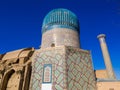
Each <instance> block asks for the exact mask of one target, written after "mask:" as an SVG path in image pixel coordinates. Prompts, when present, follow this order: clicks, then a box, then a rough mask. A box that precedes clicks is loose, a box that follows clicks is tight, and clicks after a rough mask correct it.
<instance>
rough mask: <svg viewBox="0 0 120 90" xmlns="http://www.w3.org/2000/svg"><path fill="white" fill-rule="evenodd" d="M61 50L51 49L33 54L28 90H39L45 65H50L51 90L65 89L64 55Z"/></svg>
mask: <svg viewBox="0 0 120 90" xmlns="http://www.w3.org/2000/svg"><path fill="white" fill-rule="evenodd" d="M63 50H64V49H61V48H60V49H59V48H57V49H53V48H52V49H44V50H39V51H37V52H36V53H35V56H34V58H33V67H32V77H31V78H32V80H31V87H30V90H41V85H42V80H43V78H42V77H43V68H44V65H45V64H52V90H63V89H64V88H65V85H66V84H64V83H65V80H66V79H64V77H65V68H64V66H65V62H64V61H65V53H64V52H63ZM63 55H64V56H63Z"/></svg>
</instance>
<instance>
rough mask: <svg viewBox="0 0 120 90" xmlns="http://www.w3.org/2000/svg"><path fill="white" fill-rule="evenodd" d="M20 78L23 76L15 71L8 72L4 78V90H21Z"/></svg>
mask: <svg viewBox="0 0 120 90" xmlns="http://www.w3.org/2000/svg"><path fill="white" fill-rule="evenodd" d="M20 77H21V74H20V73H16V72H15V70H13V69H12V70H10V71H9V72H7V73H6V74H5V76H4V78H3V85H2V90H21V89H20Z"/></svg>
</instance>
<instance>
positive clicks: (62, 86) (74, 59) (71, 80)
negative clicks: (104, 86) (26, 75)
mask: <svg viewBox="0 0 120 90" xmlns="http://www.w3.org/2000/svg"><path fill="white" fill-rule="evenodd" d="M32 64H33V65H32V77H31V86H30V90H41V86H42V80H43V70H44V69H43V68H44V65H45V64H51V65H52V75H51V76H52V80H51V81H52V90H96V89H95V84H96V82H95V76H94V71H93V68H92V62H91V58H90V53H89V52H88V51H84V50H80V49H79V48H78V49H75V48H72V47H65V46H60V47H52V48H46V49H40V50H38V51H36V52H35V53H34V56H33V63H32Z"/></svg>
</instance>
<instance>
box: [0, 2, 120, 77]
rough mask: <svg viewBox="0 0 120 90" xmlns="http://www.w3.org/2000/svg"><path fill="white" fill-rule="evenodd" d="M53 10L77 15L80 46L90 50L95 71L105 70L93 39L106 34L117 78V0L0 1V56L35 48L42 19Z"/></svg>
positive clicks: (119, 4)
mask: <svg viewBox="0 0 120 90" xmlns="http://www.w3.org/2000/svg"><path fill="white" fill-rule="evenodd" d="M55 8H66V9H69V10H71V11H72V12H74V13H75V14H76V15H77V16H78V19H79V21H80V42H81V46H82V49H86V50H91V52H92V58H93V64H94V68H95V69H105V65H104V61H103V57H102V53H101V49H100V45H99V42H98V40H97V38H96V37H97V35H98V34H100V33H104V34H106V36H107V37H106V41H107V44H108V49H109V52H110V55H111V60H112V64H113V68H114V70H115V74H116V75H117V78H118V79H120V0H1V1H0V53H1V54H2V53H5V52H8V51H12V50H16V49H21V48H26V47H35V48H38V47H39V45H40V44H41V26H42V22H43V18H44V17H45V15H46V14H47V13H48V12H49V11H50V10H52V9H55Z"/></svg>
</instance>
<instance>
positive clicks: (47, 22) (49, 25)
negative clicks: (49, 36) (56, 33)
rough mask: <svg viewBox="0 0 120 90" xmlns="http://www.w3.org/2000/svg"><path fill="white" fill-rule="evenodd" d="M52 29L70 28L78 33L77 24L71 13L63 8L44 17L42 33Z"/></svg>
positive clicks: (74, 16)
mask: <svg viewBox="0 0 120 90" xmlns="http://www.w3.org/2000/svg"><path fill="white" fill-rule="evenodd" d="M53 28H70V29H72V30H75V31H78V32H79V22H78V19H77V17H76V15H75V14H74V13H73V12H71V11H69V10H67V9H63V8H59V9H54V10H52V11H50V12H49V13H48V14H47V15H46V16H45V18H44V21H43V25H42V33H44V32H46V31H48V30H51V29H53Z"/></svg>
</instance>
